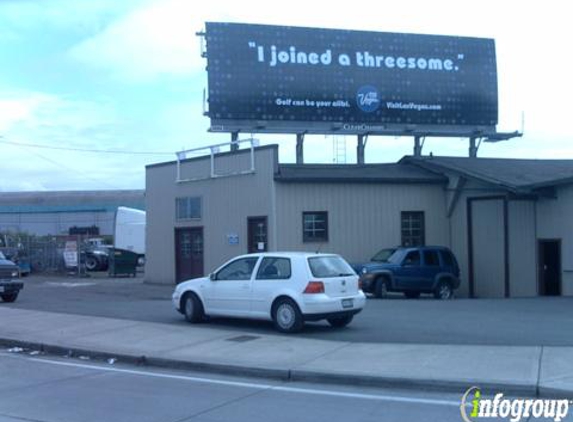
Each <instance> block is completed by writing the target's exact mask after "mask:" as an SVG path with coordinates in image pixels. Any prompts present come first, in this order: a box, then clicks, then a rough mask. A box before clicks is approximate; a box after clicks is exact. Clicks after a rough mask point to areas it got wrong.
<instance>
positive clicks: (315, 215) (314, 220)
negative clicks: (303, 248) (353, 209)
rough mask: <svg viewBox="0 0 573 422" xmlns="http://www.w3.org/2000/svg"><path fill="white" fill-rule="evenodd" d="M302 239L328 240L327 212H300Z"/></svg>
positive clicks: (304, 240) (305, 240) (308, 240)
mask: <svg viewBox="0 0 573 422" xmlns="http://www.w3.org/2000/svg"><path fill="white" fill-rule="evenodd" d="M302 240H303V242H327V241H328V212H326V211H313V212H303V213H302Z"/></svg>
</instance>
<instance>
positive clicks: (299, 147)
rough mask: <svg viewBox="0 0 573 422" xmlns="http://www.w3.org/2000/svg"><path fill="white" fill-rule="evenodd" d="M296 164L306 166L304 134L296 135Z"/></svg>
mask: <svg viewBox="0 0 573 422" xmlns="http://www.w3.org/2000/svg"><path fill="white" fill-rule="evenodd" d="M296 163H297V164H304V133H297V134H296Z"/></svg>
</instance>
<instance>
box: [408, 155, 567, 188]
mask: <svg viewBox="0 0 573 422" xmlns="http://www.w3.org/2000/svg"><path fill="white" fill-rule="evenodd" d="M400 163H404V164H411V165H418V166H421V167H422V168H425V169H428V170H432V171H436V172H439V173H441V174H443V173H444V172H452V171H453V172H455V173H459V174H462V175H465V176H468V177H471V178H474V179H478V180H481V181H484V182H487V183H492V184H495V185H500V186H503V187H506V188H509V189H514V190H532V189H536V188H543V187H550V186H555V185H559V184H564V183H573V160H531V159H513V158H470V157H436V156H433V157H404V158H402V160H400Z"/></svg>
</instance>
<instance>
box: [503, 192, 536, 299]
mask: <svg viewBox="0 0 573 422" xmlns="http://www.w3.org/2000/svg"><path fill="white" fill-rule="evenodd" d="M508 220H509V277H510V278H509V279H510V296H511V297H533V296H537V253H536V239H535V202H534V201H509V203H508Z"/></svg>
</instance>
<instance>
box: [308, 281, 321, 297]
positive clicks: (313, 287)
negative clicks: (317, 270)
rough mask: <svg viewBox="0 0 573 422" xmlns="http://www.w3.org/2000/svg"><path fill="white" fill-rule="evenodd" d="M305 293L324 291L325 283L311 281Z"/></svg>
mask: <svg viewBox="0 0 573 422" xmlns="http://www.w3.org/2000/svg"><path fill="white" fill-rule="evenodd" d="M303 293H307V294H314V293H324V283H323V282H322V281H309V282H308V284H307V285H306V289H304V292H303Z"/></svg>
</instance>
